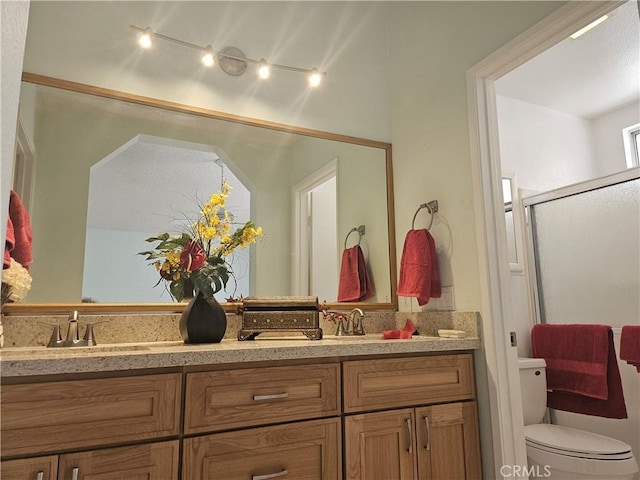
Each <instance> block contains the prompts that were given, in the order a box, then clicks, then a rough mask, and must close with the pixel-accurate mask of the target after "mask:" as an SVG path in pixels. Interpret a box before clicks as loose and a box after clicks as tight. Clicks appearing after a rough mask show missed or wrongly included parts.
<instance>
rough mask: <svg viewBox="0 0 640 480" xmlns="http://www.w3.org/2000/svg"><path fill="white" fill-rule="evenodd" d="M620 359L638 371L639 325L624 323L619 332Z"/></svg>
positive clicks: (639, 354)
mask: <svg viewBox="0 0 640 480" xmlns="http://www.w3.org/2000/svg"><path fill="white" fill-rule="evenodd" d="M620 360H624V361H626V362H627V363H628V364H629V365H633V366H634V367H636V370H638V372H640V325H625V326H623V327H622V333H621V334H620Z"/></svg>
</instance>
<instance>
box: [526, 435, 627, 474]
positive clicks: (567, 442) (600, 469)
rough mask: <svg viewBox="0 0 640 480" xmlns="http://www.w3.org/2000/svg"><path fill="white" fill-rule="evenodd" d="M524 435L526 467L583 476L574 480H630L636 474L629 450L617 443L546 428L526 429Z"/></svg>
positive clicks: (593, 436)
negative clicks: (527, 462)
mask: <svg viewBox="0 0 640 480" xmlns="http://www.w3.org/2000/svg"><path fill="white" fill-rule="evenodd" d="M524 433H525V438H526V444H527V458H528V459H529V462H530V464H531V463H534V464H537V465H542V466H549V467H551V468H553V469H556V470H558V471H562V472H573V473H575V474H581V475H584V476H580V477H574V478H600V479H601V478H632V477H633V475H634V474H635V473H637V472H638V463H637V462H636V459H635V457H634V455H633V452H632V450H631V447H630V446H629V445H627V444H626V443H624V442H621V441H619V440H615V439H613V438H609V437H605V436H603V435H597V434H595V433H590V432H584V431H581V430H576V429H573V428H569V427H563V426H560V425H548V424H540V425H527V426H526V427H524ZM561 478H568V477H561Z"/></svg>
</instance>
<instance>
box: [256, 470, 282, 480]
mask: <svg viewBox="0 0 640 480" xmlns="http://www.w3.org/2000/svg"><path fill="white" fill-rule="evenodd" d="M287 473H289V470H286V469H285V470H282V471H280V472H276V473H267V474H265V475H251V480H269V479H270V478H278V477H284V476H285V475H286V474H287Z"/></svg>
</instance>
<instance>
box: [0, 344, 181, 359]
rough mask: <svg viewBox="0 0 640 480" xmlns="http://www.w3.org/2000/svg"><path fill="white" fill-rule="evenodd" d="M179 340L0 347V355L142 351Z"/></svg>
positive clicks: (33, 355)
mask: <svg viewBox="0 0 640 480" xmlns="http://www.w3.org/2000/svg"><path fill="white" fill-rule="evenodd" d="M183 344H184V343H183V342H181V341H176V342H149V343H113V344H103V345H94V346H91V347H53V348H47V347H10V348H3V349H0V357H2V358H15V357H50V356H63V355H65V356H66V355H87V354H93V353H95V354H97V353H113V352H125V353H126V352H140V351H142V352H144V351H151V350H152V349H156V348H167V347H175V346H178V345H183Z"/></svg>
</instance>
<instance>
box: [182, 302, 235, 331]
mask: <svg viewBox="0 0 640 480" xmlns="http://www.w3.org/2000/svg"><path fill="white" fill-rule="evenodd" d="M226 331H227V315H226V314H225V313H224V309H223V308H222V305H220V304H219V303H218V301H217V300H216V299H215V298H213V297H204V296H203V295H202V293H198V294H197V295H196V296H195V297H193V298H192V299H191V301H189V303H188V304H187V308H185V309H184V311H183V312H182V316H181V317H180V335H182V339H183V340H184V343H219V342H220V341H221V340H222V337H224V332H226Z"/></svg>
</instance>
